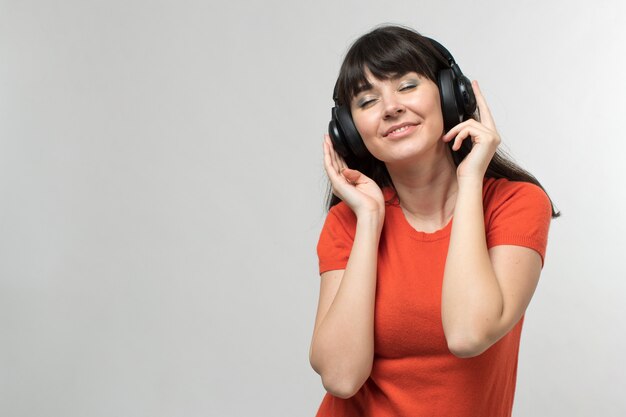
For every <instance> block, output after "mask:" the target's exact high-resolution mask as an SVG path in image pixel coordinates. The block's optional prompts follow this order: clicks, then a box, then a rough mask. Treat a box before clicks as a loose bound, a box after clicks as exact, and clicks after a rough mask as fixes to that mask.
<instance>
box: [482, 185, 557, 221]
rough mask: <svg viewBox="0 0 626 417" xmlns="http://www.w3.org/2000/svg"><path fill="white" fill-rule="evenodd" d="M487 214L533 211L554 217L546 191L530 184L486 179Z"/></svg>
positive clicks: (484, 190) (485, 199) (484, 194)
mask: <svg viewBox="0 0 626 417" xmlns="http://www.w3.org/2000/svg"><path fill="white" fill-rule="evenodd" d="M483 205H484V208H485V212H486V213H487V212H490V211H498V210H501V209H504V208H506V209H508V210H514V211H517V210H529V209H530V210H532V211H535V212H537V214H541V213H543V214H547V215H548V216H549V217H551V216H552V203H551V202H550V199H549V198H548V195H547V194H546V193H545V191H544V190H543V189H542V188H541V187H539V186H538V185H535V184H533V183H530V182H523V181H510V180H508V179H506V178H497V179H496V178H486V179H485V181H484V183H483Z"/></svg>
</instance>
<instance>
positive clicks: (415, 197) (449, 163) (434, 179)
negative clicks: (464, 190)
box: [387, 145, 458, 230]
mask: <svg viewBox="0 0 626 417" xmlns="http://www.w3.org/2000/svg"><path fill="white" fill-rule="evenodd" d="M387 170H388V171H389V175H390V176H391V179H392V180H393V184H394V187H395V189H396V191H397V193H398V197H399V198H400V206H401V207H402V209H403V211H404V213H405V216H407V217H411V218H412V219H413V220H414V221H416V222H419V223H422V224H423V225H424V228H427V229H431V228H434V229H435V230H436V229H438V228H442V227H444V226H445V225H446V224H447V223H448V221H449V220H450V218H451V217H452V214H453V212H454V205H455V203H456V195H457V190H458V184H457V179H456V166H455V165H454V161H453V160H452V156H451V155H450V152H449V150H448V149H447V145H444V146H442V147H438V149H437V152H434V153H433V154H431V155H429V156H428V157H426V156H424V157H423V158H421V159H420V161H412V162H411V163H403V164H394V165H391V164H387Z"/></svg>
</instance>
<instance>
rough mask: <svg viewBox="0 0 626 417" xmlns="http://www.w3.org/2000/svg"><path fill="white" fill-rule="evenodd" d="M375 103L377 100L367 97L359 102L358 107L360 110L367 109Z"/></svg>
mask: <svg viewBox="0 0 626 417" xmlns="http://www.w3.org/2000/svg"><path fill="white" fill-rule="evenodd" d="M375 101H376V99H373V98H367V97H366V98H362V99H361V100H359V101H358V102H357V106H358V107H359V108H360V109H363V108H365V107H368V106H370V105H371V104H372V103H374V102H375Z"/></svg>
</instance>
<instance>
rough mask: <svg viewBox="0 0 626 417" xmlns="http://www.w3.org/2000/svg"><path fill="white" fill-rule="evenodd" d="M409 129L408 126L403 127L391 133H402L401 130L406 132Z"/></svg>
mask: <svg viewBox="0 0 626 417" xmlns="http://www.w3.org/2000/svg"><path fill="white" fill-rule="evenodd" d="M408 128H409V127H408V126H403V127H401V128H399V129H396V130H394V131H392V132H391V133H397V132H402V131H403V130H407V129H408Z"/></svg>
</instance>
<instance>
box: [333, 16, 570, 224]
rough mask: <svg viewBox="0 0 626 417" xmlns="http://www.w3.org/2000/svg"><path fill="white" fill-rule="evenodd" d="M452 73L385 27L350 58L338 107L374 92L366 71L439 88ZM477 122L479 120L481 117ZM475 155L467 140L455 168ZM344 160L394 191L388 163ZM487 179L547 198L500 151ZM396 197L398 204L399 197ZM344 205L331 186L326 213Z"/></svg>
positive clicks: (415, 37) (402, 31)
mask: <svg viewBox="0 0 626 417" xmlns="http://www.w3.org/2000/svg"><path fill="white" fill-rule="evenodd" d="M448 67H449V65H448V61H447V60H446V59H445V58H444V57H443V56H442V55H441V54H440V53H439V51H438V50H437V49H435V47H434V46H433V45H432V44H431V43H430V41H429V40H428V39H426V38H424V37H423V36H422V35H420V34H419V33H417V32H415V31H413V30H411V29H408V28H404V27H401V26H382V27H379V28H376V29H374V30H373V31H371V32H369V33H367V34H365V35H363V36H362V37H360V38H359V39H357V41H356V42H355V43H354V44H353V45H352V47H351V48H350V50H349V51H348V53H347V54H346V57H345V59H344V61H343V64H342V65H341V69H340V71H339V77H338V79H337V104H339V105H344V106H347V107H348V108H350V102H351V100H352V98H353V97H354V96H355V95H356V94H357V93H358V89H359V88H362V87H363V86H366V87H367V86H369V82H368V80H367V76H366V70H369V71H370V72H371V74H372V75H373V76H374V77H376V78H378V79H380V80H388V79H390V78H391V77H394V76H398V75H402V74H405V73H407V72H416V73H418V74H420V75H422V76H424V77H426V78H428V79H430V80H431V81H432V82H434V83H435V84H437V73H438V72H439V70H441V69H445V68H448ZM473 118H475V119H477V120H479V116H478V114H476V115H474V116H473ZM451 143H452V142H451ZM471 150H472V145H471V142H470V141H468V140H465V141H463V142H462V145H461V148H460V149H459V150H458V151H456V152H452V151H450V152H451V154H452V159H453V161H454V164H455V165H456V166H458V165H459V164H460V163H461V161H462V160H463V159H464V158H465V157H466V156H467V155H468V154H469V153H470V151H471ZM344 159H345V161H346V164H347V165H348V166H349V167H350V168H352V169H356V170H358V171H361V172H362V173H363V174H365V175H367V176H368V177H370V178H371V179H372V180H374V181H375V182H376V184H378V186H379V187H380V188H381V189H383V188H385V187H391V188H392V189H394V190H395V188H394V186H393V182H392V180H391V176H390V175H389V171H387V167H386V166H385V163H384V162H382V161H380V160H378V159H376V158H375V157H374V156H373V155H371V154H369V153H368V155H367V156H366V157H364V158H357V157H356V156H354V155H353V154H350V155H348V156H347V157H345V158H344ZM485 177H486V178H506V179H508V180H511V181H524V182H529V183H532V184H535V185H537V186H539V187H541V189H542V190H543V191H544V192H545V193H546V195H548V193H547V192H546V190H545V189H544V188H543V186H542V185H541V184H540V183H539V181H538V180H537V178H535V177H534V176H533V175H532V174H531V173H530V172H528V171H526V170H525V169H523V168H522V167H520V166H519V165H517V164H516V163H515V162H513V161H512V160H511V159H510V158H509V157H508V156H507V155H506V153H504V151H502V150H501V149H498V150H497V151H496V153H495V155H494V156H493V158H492V159H491V162H489V166H488V167H487V171H486V172H485ZM394 197H396V198H397V194H396V195H395V196H394ZM548 198H550V197H549V196H548ZM340 201H341V200H340V199H339V197H337V196H336V195H334V194H333V193H332V186H331V185H330V184H329V186H328V193H327V196H326V207H327V209H328V210H330V208H331V207H332V206H334V205H335V204H337V203H339V202H340ZM550 203H551V204H552V217H553V218H556V217H559V216H560V215H561V213H560V212H559V211H557V210H556V209H555V207H554V203H552V200H551V199H550Z"/></svg>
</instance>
